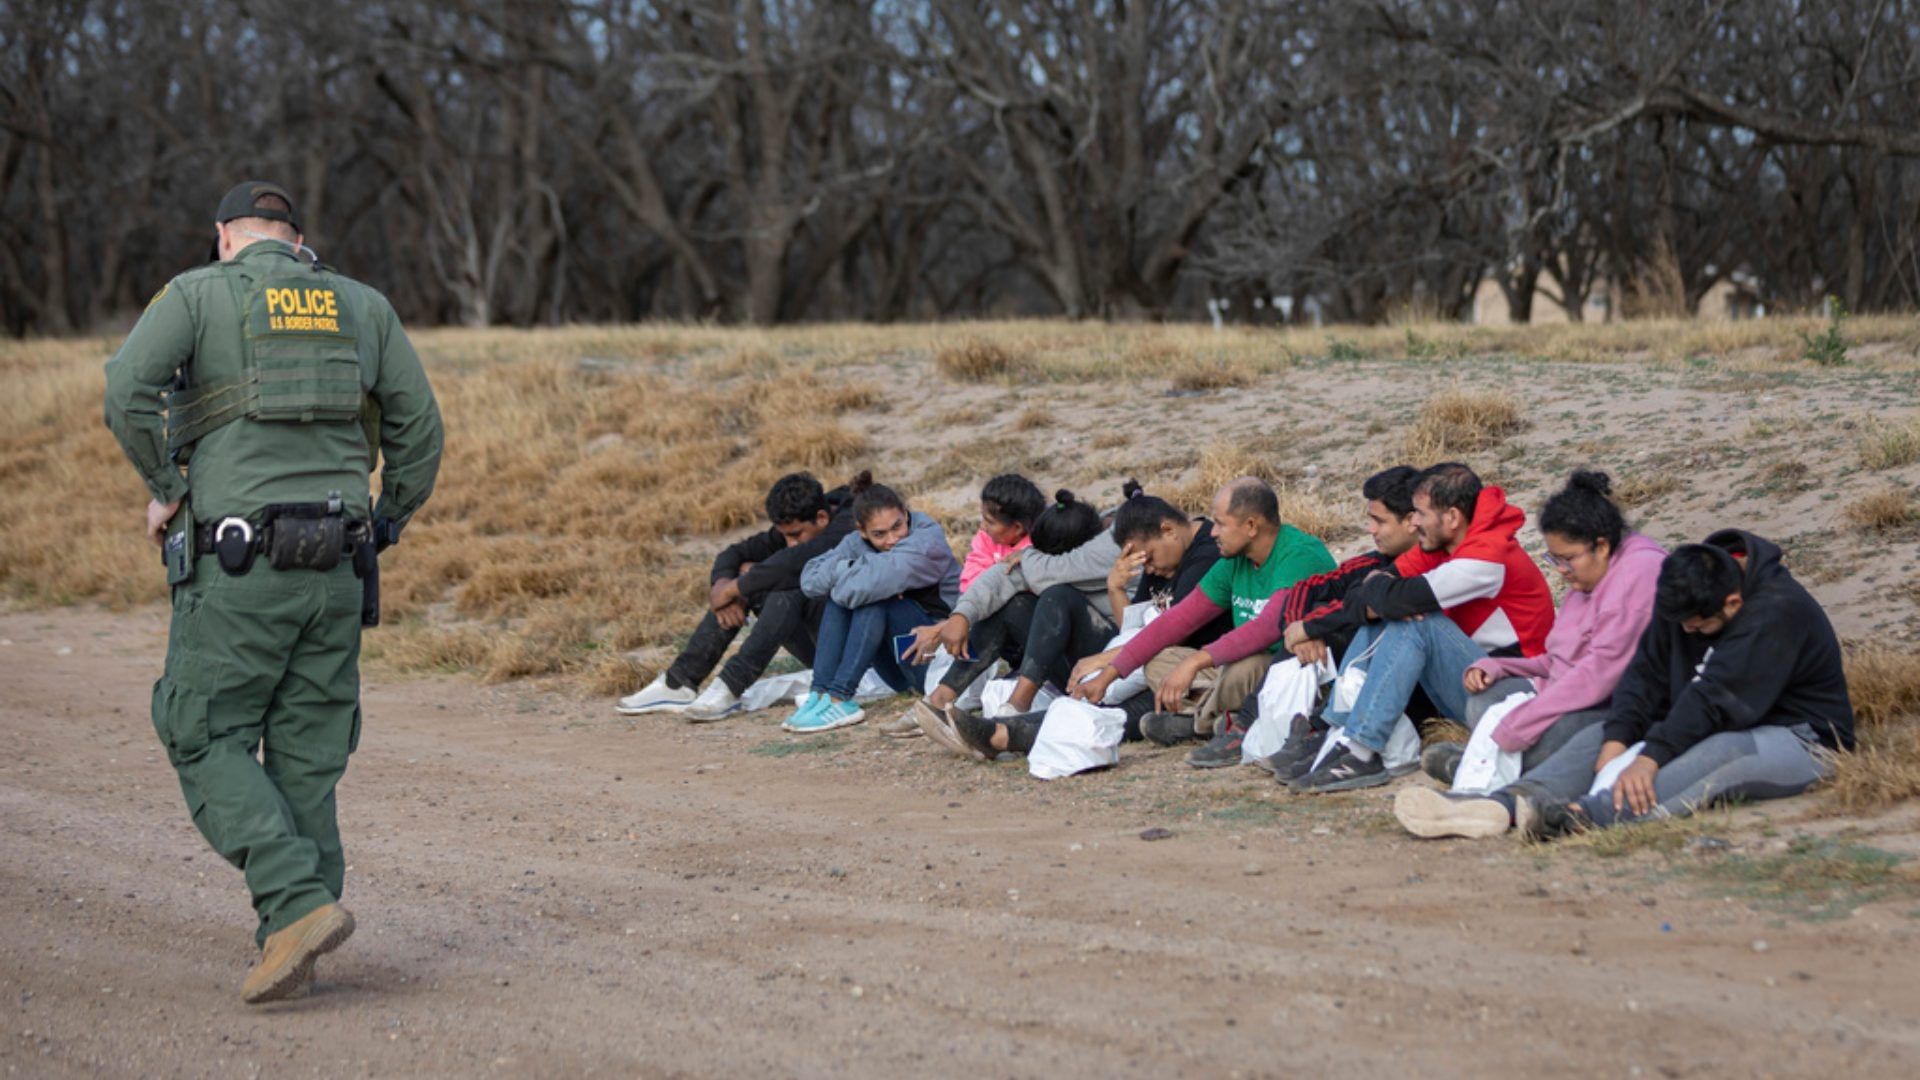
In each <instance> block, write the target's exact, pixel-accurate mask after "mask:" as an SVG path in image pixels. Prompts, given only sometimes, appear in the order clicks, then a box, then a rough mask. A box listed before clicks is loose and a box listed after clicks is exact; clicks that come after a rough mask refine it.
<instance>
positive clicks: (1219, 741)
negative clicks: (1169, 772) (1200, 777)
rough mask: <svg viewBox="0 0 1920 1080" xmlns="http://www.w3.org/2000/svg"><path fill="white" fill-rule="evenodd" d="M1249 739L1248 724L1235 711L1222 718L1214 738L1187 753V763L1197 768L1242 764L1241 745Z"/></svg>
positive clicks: (1217, 767)
mask: <svg viewBox="0 0 1920 1080" xmlns="http://www.w3.org/2000/svg"><path fill="white" fill-rule="evenodd" d="M1246 741H1247V725H1246V724H1244V723H1242V722H1241V721H1240V717H1239V716H1237V715H1235V714H1234V713H1228V714H1226V715H1225V716H1222V717H1221V718H1220V723H1219V726H1218V727H1216V728H1215V729H1214V732H1213V738H1211V739H1208V740H1207V742H1206V745H1204V746H1196V747H1194V748H1193V753H1191V754H1188V755H1187V764H1189V765H1191V766H1193V767H1194V768H1196V769H1223V768H1226V767H1227V766H1229V765H1238V764H1240V745H1241V744H1242V743H1244V742H1246Z"/></svg>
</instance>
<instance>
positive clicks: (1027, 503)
mask: <svg viewBox="0 0 1920 1080" xmlns="http://www.w3.org/2000/svg"><path fill="white" fill-rule="evenodd" d="M1046 507H1047V500H1046V498H1045V497H1044V496H1042V495H1041V494H1040V489H1039V488H1037V487H1035V486H1034V484H1033V481H1031V480H1029V479H1027V478H1026V477H1024V476H1020V475H1018V474H1015V473H1006V474H1004V475H1001V476H996V477H994V478H993V479H991V480H989V481H987V486H986V487H984V488H982V489H981V490H980V531H979V532H977V533H974V534H973V544H972V546H970V547H968V548H967V558H966V561H964V562H962V563H961V564H960V591H961V592H966V591H967V590H968V589H969V588H971V587H972V586H973V579H974V578H977V577H979V576H980V575H981V574H984V573H986V572H987V568H988V567H990V566H992V565H993V564H995V563H997V562H1000V561H1001V560H1002V559H1005V558H1006V557H1007V556H1009V555H1011V554H1013V553H1014V552H1016V551H1023V550H1025V549H1027V548H1029V547H1032V546H1033V538H1032V537H1031V536H1030V535H1029V534H1030V533H1031V532H1032V531H1033V523H1034V522H1035V521H1036V520H1038V519H1039V517H1040V511H1042V510H1044V509H1046Z"/></svg>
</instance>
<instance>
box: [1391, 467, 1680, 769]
mask: <svg viewBox="0 0 1920 1080" xmlns="http://www.w3.org/2000/svg"><path fill="white" fill-rule="evenodd" d="M1611 492H1612V484H1611V483H1610V482H1609V481H1608V479H1607V474H1606V473H1602V472H1586V471H1576V472H1575V473H1574V474H1573V476H1572V477H1570V478H1569V479H1568V480H1567V486H1566V487H1564V488H1562V489H1561V490H1560V491H1559V492H1557V493H1555V494H1554V496H1553V497H1552V498H1550V499H1548V500H1547V505H1546V506H1545V507H1543V508H1541V511H1540V532H1541V533H1542V534H1543V535H1544V536H1545V538H1546V542H1547V562H1548V564H1549V565H1550V566H1552V567H1553V569H1554V570H1555V571H1556V572H1558V573H1559V575H1560V577H1561V578H1562V579H1563V580H1564V581H1566V583H1567V585H1568V588H1569V591H1568V593H1567V598H1566V600H1565V601H1563V602H1562V603H1561V605H1560V614H1559V617H1557V618H1556V619H1555V620H1554V622H1553V630H1552V631H1551V632H1550V633H1548V634H1547V650H1546V652H1544V653H1542V654H1541V655H1539V656H1533V657H1518V656H1516V657H1500V658H1496V657H1489V658H1487V659H1485V660H1481V661H1478V662H1476V663H1475V664H1473V665H1472V666H1471V667H1469V668H1467V673H1466V675H1465V677H1464V681H1465V683H1466V689H1467V693H1468V694H1469V695H1471V696H1470V697H1469V698H1468V701H1467V723H1468V725H1469V726H1477V725H1478V724H1479V722H1480V718H1481V717H1482V716H1483V715H1485V713H1486V711H1487V710H1488V709H1490V708H1492V707H1493V706H1494V705H1496V704H1498V703H1500V702H1502V701H1505V700H1506V699H1507V698H1508V697H1509V696H1510V695H1512V694H1515V693H1522V692H1526V693H1532V694H1534V695H1535V696H1534V698H1533V700H1531V701H1528V702H1527V703H1525V704H1523V705H1521V706H1520V707H1518V708H1516V709H1514V710H1513V711H1512V712H1510V713H1508V714H1507V715H1506V717H1505V718H1504V719H1502V720H1501V721H1500V723H1499V726H1498V727H1496V728H1495V729H1494V732H1493V740H1494V742H1495V743H1497V744H1499V746H1500V748H1501V749H1502V750H1510V751H1515V752H1518V753H1520V754H1521V755H1522V756H1521V764H1522V768H1525V769H1531V768H1533V767H1534V766H1535V765H1537V764H1539V763H1540V762H1541V761H1544V760H1546V758H1547V756H1548V755H1550V754H1552V753H1553V751H1554V750H1556V749H1558V748H1559V747H1560V746H1561V744H1563V743H1565V742H1566V741H1567V740H1568V739H1570V738H1572V737H1573V735H1574V733H1575V732H1577V731H1579V730H1580V729H1581V728H1583V727H1586V726H1587V725H1589V724H1595V723H1599V722H1600V720H1601V719H1602V718H1603V717H1604V716H1605V715H1606V705H1607V702H1608V701H1609V699H1611V698H1612V697H1613V688H1614V685H1615V684H1616V683H1618V682H1619V681H1620V676H1621V675H1622V674H1623V673H1625V671H1626V670H1627V662H1628V661H1629V660H1631V659H1632V658H1633V652H1634V649H1635V648H1636V647H1637V646H1638V645H1639V643H1640V635H1641V633H1642V632H1643V631H1645V630H1646V628H1647V623H1648V622H1649V621H1651V620H1652V618H1653V591H1654V585H1655V583H1656V582H1657V580H1658V579H1659V577H1660V564H1661V563H1662V562H1664V561H1665V560H1666V557H1667V552H1666V549H1665V548H1663V547H1661V546H1660V545H1659V544H1658V543H1656V542H1654V541H1653V540H1651V539H1649V538H1647V537H1645V536H1642V535H1641V534H1639V533H1637V532H1632V531H1630V530H1629V529H1628V528H1627V522H1626V519H1625V518H1624V517H1622V516H1621V513H1620V508H1619V507H1618V506H1616V505H1615V504H1614V502H1613V500H1612V499H1611V498H1610V497H1609V495H1610V494H1611ZM1463 749H1464V747H1462V746H1461V744H1459V743H1439V744H1436V745H1434V746H1430V747H1428V748H1427V750H1426V752H1425V753H1423V754H1422V755H1421V764H1422V766H1423V767H1424V768H1425V769H1426V771H1427V774H1428V775H1430V776H1432V777H1434V778H1435V779H1438V780H1442V781H1445V782H1449V783H1451V782H1452V780H1453V773H1454V770H1455V769H1456V768H1458V766H1459V763H1460V755H1461V752H1462V750H1463Z"/></svg>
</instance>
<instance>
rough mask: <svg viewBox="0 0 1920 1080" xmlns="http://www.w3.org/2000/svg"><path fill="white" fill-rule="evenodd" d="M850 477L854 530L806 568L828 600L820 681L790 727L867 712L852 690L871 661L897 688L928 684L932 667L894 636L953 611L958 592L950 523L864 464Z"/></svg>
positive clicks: (849, 719) (819, 647) (825, 726)
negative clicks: (916, 661)
mask: <svg viewBox="0 0 1920 1080" xmlns="http://www.w3.org/2000/svg"><path fill="white" fill-rule="evenodd" d="M852 486H853V491H854V497H853V522H854V531H853V532H852V533H850V534H848V535H847V537H846V538H845V539H843V540H841V541H840V543H839V544H838V545H837V546H836V547H834V549H833V550H831V551H829V552H827V553H826V554H824V555H821V556H819V557H818V558H815V559H813V560H812V561H810V562H808V563H807V565H806V568H805V569H803V570H801V572H800V591H801V592H803V593H805V594H806V595H808V596H810V597H816V598H821V599H824V600H826V601H827V605H826V608H825V610H824V611H822V612H821V615H820V636H819V641H818V643H817V644H816V645H815V646H814V653H813V689H812V692H811V693H809V694H808V695H807V699H806V701H805V702H804V703H802V704H801V706H800V708H799V710H798V711H796V712H795V713H794V714H793V716H791V717H790V718H788V720H787V722H786V723H784V724H782V725H780V726H781V727H782V728H785V729H786V730H788V731H796V732H813V731H831V730H833V729H834V728H840V727H846V726H847V725H849V724H857V723H859V722H860V721H862V720H865V719H866V713H865V712H864V711H863V710H862V709H861V708H860V706H859V704H858V703H856V702H855V701H854V700H853V696H854V692H855V691H857V690H858V689H859V688H860V680H861V679H863V678H865V677H866V674H867V670H868V669H869V668H871V669H873V670H874V671H876V672H878V673H879V675H880V678H881V679H882V680H884V681H885V682H886V684H887V685H888V686H891V687H893V688H894V689H895V690H902V691H904V690H906V689H907V688H908V687H910V686H920V685H922V684H923V683H924V682H925V680H926V669H925V667H924V666H921V665H914V666H909V665H908V664H907V663H906V662H905V657H903V656H899V655H896V654H895V653H894V650H893V645H892V642H893V639H894V637H896V636H897V635H900V634H905V633H907V632H908V631H910V630H912V629H913V628H914V627H916V626H919V625H921V624H923V623H925V622H926V621H927V620H928V619H930V618H931V619H940V618H944V617H946V615H947V613H948V612H950V611H952V610H953V604H954V601H956V600H958V599H959V598H960V563H959V562H958V561H957V560H956V559H954V557H953V548H952V546H951V545H950V544H948V542H947V533H946V530H945V529H942V528H941V527H940V524H939V523H938V522H936V521H934V520H933V519H932V518H930V517H928V516H927V515H925V514H917V513H914V512H913V511H912V510H911V509H909V508H908V506H907V501H906V500H905V499H903V498H901V497H900V495H899V493H898V492H896V491H894V490H893V489H892V488H889V487H886V486H883V485H880V484H875V483H873V482H872V477H871V476H869V475H868V474H866V473H861V474H860V475H859V476H858V477H855V478H854V482H853V485H852Z"/></svg>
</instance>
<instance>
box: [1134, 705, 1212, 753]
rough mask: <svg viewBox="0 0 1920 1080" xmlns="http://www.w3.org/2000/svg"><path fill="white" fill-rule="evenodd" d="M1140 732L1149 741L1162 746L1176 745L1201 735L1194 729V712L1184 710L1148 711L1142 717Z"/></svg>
mask: <svg viewBox="0 0 1920 1080" xmlns="http://www.w3.org/2000/svg"><path fill="white" fill-rule="evenodd" d="M1140 734H1141V735H1142V736H1143V737H1144V738H1145V739H1146V740H1147V741H1148V742H1153V743H1158V744H1159V745H1161V746H1175V745H1178V744H1180V743H1183V742H1192V741H1193V740H1195V739H1197V738H1199V737H1200V733H1199V732H1197V731H1195V730H1194V729H1193V714H1192V713H1183V712H1150V713H1148V714H1147V715H1146V716H1144V717H1141V719H1140Z"/></svg>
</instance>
